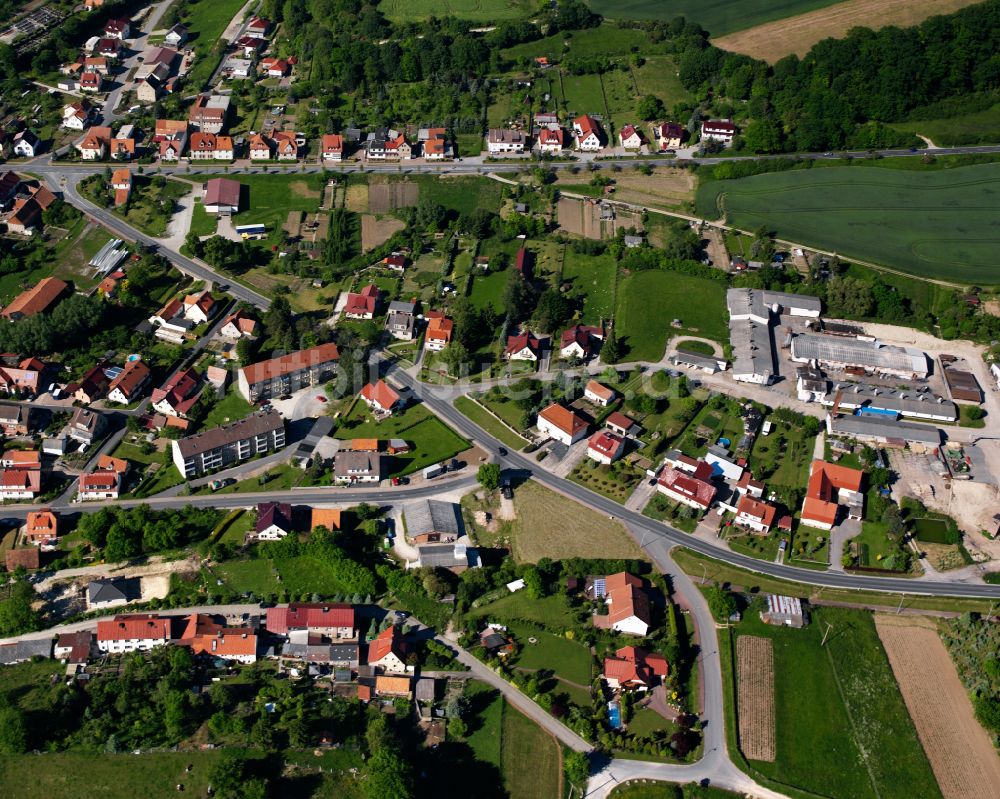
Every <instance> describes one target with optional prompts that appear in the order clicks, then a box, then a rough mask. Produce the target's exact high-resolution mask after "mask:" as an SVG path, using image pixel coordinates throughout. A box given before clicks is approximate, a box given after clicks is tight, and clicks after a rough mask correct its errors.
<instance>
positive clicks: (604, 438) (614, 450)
mask: <svg viewBox="0 0 1000 799" xmlns="http://www.w3.org/2000/svg"><path fill="white" fill-rule="evenodd" d="M624 452H625V439H624V438H622V437H621V436H619V435H616V434H615V433H612V432H611V431H610V430H599V431H598V432H596V433H594V435H592V436H591V437H590V441H588V442H587V457H588V458H590V459H591V460H595V461H597V462H598V463H601V464H604V465H605V466H610V465H611V464H612V463H613V462H614V461H616V460H618V459H619V458H620V457H621V456H622V453H624Z"/></svg>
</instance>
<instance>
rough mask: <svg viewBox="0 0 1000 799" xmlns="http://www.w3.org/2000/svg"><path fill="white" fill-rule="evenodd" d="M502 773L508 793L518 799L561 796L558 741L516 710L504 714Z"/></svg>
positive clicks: (507, 708) (505, 710) (510, 709)
mask: <svg viewBox="0 0 1000 799" xmlns="http://www.w3.org/2000/svg"><path fill="white" fill-rule="evenodd" d="M502 730H503V746H502V749H501V771H502V773H503V780H504V786H505V787H506V788H507V793H508V794H509V795H510V796H512V797H517V799H553V797H557V796H559V783H560V763H561V759H560V756H559V747H558V746H557V745H556V742H555V739H553V738H552V736H551V735H549V734H548V733H547V732H545V731H544V730H542V728H541V727H539V726H538V725H537V724H535V723H534V722H532V721H531V720H530V719H529V718H528V717H527V716H525V715H524V714H522V713H521V711H519V710H517V709H516V708H513V707H510V706H506V707H505V708H504V713H503V724H502Z"/></svg>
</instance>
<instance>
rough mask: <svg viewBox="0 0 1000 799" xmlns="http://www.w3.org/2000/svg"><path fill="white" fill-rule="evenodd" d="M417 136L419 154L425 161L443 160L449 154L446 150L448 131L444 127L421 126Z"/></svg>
mask: <svg viewBox="0 0 1000 799" xmlns="http://www.w3.org/2000/svg"><path fill="white" fill-rule="evenodd" d="M418 138H419V139H420V154H421V155H422V156H423V158H424V160H425V161H443V160H444V159H446V158H448V157H449V156H450V155H451V153H450V152H449V150H448V131H447V130H446V129H445V128H423V129H421V131H420V134H419V136H418Z"/></svg>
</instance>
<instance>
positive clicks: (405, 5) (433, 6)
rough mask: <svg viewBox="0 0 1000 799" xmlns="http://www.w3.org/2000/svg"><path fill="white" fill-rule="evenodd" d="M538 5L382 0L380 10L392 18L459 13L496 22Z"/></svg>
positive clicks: (518, 0) (499, 0)
mask: <svg viewBox="0 0 1000 799" xmlns="http://www.w3.org/2000/svg"><path fill="white" fill-rule="evenodd" d="M535 7H536V4H534V3H532V2H529V0H443V2H440V3H438V2H429V0H382V2H380V3H379V4H378V10H379V11H381V12H382V13H383V14H385V15H386V16H387V17H388V18H389V19H391V20H392V21H393V22H410V21H412V20H422V19H427V18H428V17H432V16H433V17H438V18H439V19H440V18H441V17H457V18H458V19H469V20H473V21H476V22H489V23H496V22H501V21H503V20H508V19H519V18H520V17H523V16H525V15H526V14H529V13H531V11H532V10H533V9H534V8H535Z"/></svg>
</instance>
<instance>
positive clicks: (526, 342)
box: [503, 333, 542, 363]
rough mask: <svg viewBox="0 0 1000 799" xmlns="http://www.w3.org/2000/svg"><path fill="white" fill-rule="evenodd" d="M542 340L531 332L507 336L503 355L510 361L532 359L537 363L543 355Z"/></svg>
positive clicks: (531, 360)
mask: <svg viewBox="0 0 1000 799" xmlns="http://www.w3.org/2000/svg"><path fill="white" fill-rule="evenodd" d="M541 352H542V345H541V342H540V341H539V340H538V339H537V338H535V337H534V336H532V335H531V334H530V333H520V334H518V335H516V336H508V337H507V346H506V347H505V348H504V351H503V357H504V358H506V359H507V360H508V361H530V362H532V363H536V362H537V361H538V359H539V357H541Z"/></svg>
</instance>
